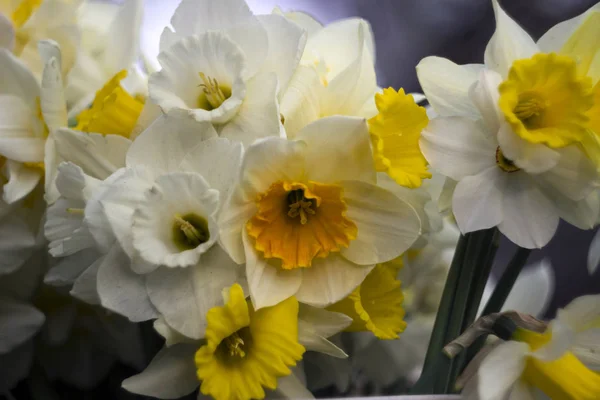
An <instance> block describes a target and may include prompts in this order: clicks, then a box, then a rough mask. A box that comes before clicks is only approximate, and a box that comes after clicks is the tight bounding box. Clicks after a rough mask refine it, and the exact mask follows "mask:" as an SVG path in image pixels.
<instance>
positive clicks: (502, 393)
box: [463, 295, 600, 400]
mask: <svg viewBox="0 0 600 400" xmlns="http://www.w3.org/2000/svg"><path fill="white" fill-rule="evenodd" d="M599 311H600V296H598V295H589V296H583V297H579V298H577V299H575V300H573V302H571V304H569V305H568V306H567V307H565V308H564V309H562V310H559V311H558V316H557V318H556V319H555V320H553V321H552V322H551V323H550V325H549V327H548V328H547V329H546V331H545V332H542V333H537V332H533V331H529V330H526V329H524V328H516V331H515V332H514V333H513V334H512V338H511V340H510V341H506V342H501V343H499V344H496V346H495V347H494V348H493V349H492V350H491V351H490V352H489V354H488V355H487V356H486V357H485V358H484V359H483V361H481V364H480V365H479V367H478V369H477V374H476V375H475V376H474V377H473V378H472V379H470V380H469V382H468V383H467V385H466V386H465V389H464V390H463V396H464V397H465V398H466V399H481V400H488V399H489V400H493V399H505V398H507V399H510V400H529V399H533V398H535V394H534V392H535V390H536V389H537V390H541V391H542V392H544V394H545V395H547V396H548V397H549V398H551V399H568V398H569V399H581V400H593V399H597V398H598V395H599V394H600V376H599V375H598V374H597V373H596V372H594V371H593V370H597V369H598V368H599V367H600V363H599V361H600V360H598V356H597V352H598V350H599V349H600V329H598V323H599V321H600V314H599Z"/></svg>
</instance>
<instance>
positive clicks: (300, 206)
mask: <svg viewBox="0 0 600 400" xmlns="http://www.w3.org/2000/svg"><path fill="white" fill-rule="evenodd" d="M287 202H288V206H289V207H290V210H289V211H288V213H287V215H288V216H289V217H291V218H296V217H298V216H300V223H301V224H302V225H304V224H306V223H307V222H308V214H312V215H315V210H314V209H313V207H314V208H316V207H317V202H316V200H315V199H307V198H306V197H304V190H302V189H296V190H292V191H291V192H289V193H288V196H287Z"/></svg>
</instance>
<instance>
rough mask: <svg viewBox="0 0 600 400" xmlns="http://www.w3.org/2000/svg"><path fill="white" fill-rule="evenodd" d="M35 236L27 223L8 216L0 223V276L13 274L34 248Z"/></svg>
mask: <svg viewBox="0 0 600 400" xmlns="http://www.w3.org/2000/svg"><path fill="white" fill-rule="evenodd" d="M35 244H36V241H35V235H34V233H33V232H32V231H31V228H30V227H29V225H28V224H27V222H26V221H25V220H24V219H22V218H20V217H19V216H18V215H16V214H14V213H13V214H9V215H7V216H6V217H4V218H3V219H2V222H1V223H0V276H2V275H5V274H9V273H11V272H14V271H15V270H17V268H19V267H20V266H21V265H23V263H24V262H25V261H27V259H28V258H30V257H31V253H32V252H33V250H34V248H35Z"/></svg>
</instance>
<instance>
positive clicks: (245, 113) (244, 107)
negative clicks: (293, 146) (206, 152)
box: [219, 73, 280, 146]
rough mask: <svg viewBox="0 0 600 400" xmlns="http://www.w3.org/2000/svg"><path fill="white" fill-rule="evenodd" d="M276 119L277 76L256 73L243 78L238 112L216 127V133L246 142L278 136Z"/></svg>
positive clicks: (277, 110)
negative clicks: (218, 127) (217, 129)
mask: <svg viewBox="0 0 600 400" xmlns="http://www.w3.org/2000/svg"><path fill="white" fill-rule="evenodd" d="M223 104H225V103H223ZM279 121H280V116H279V104H278V103H277V76H276V75H275V74H274V73H265V74H259V75H257V76H255V77H254V78H252V79H250V80H249V81H248V82H246V96H245V98H244V100H243V102H242V104H241V106H240V108H239V110H238V111H237V114H236V115H235V116H234V117H233V118H232V119H230V120H229V121H228V122H227V123H226V124H225V125H223V126H222V127H221V128H220V129H219V136H221V137H224V138H227V139H230V140H232V141H236V142H240V143H242V144H244V146H248V145H250V144H252V143H253V142H254V141H255V140H256V139H260V138H264V137H268V136H279V124H280V122H279Z"/></svg>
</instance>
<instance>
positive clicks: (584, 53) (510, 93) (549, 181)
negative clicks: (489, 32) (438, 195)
mask: <svg viewBox="0 0 600 400" xmlns="http://www.w3.org/2000/svg"><path fill="white" fill-rule="evenodd" d="M494 10H495V12H496V24H497V28H496V32H495V33H494V36H493V37H492V39H491V40H490V42H489V43H488V46H487V48H486V53H485V65H465V66H457V65H455V64H453V63H451V62H450V61H448V60H444V59H441V58H436V57H428V58H425V59H424V60H422V61H421V63H420V64H419V65H418V66H417V72H418V76H419V80H420V82H421V84H422V86H423V90H424V92H425V94H426V95H427V98H428V100H429V101H430V103H431V104H432V106H433V108H434V110H435V111H436V112H437V113H438V114H439V115H441V116H443V117H461V118H453V119H452V118H451V119H444V120H440V121H437V122H433V123H432V124H431V125H430V126H429V127H428V128H427V131H428V133H426V134H424V135H423V140H422V146H423V148H422V149H423V152H424V153H425V155H426V157H427V158H428V161H429V162H430V163H431V165H432V166H433V167H434V168H436V169H438V170H439V171H440V172H441V173H443V174H444V175H446V176H448V177H449V178H451V179H453V180H456V181H461V182H459V183H458V185H457V187H456V190H455V192H454V199H453V204H452V205H453V211H454V213H455V215H456V217H457V221H458V225H459V227H460V229H461V231H462V232H471V231H474V230H478V229H484V228H489V227H492V226H498V227H499V228H500V230H501V231H502V232H503V233H504V234H505V235H506V236H508V237H509V238H510V239H511V240H512V241H513V242H515V243H517V244H518V245H520V246H522V247H529V248H533V247H541V246H543V245H545V244H546V243H547V242H548V240H549V239H550V238H551V237H552V235H553V234H554V232H555V230H556V226H557V223H558V218H559V217H561V218H563V219H565V220H566V221H568V222H569V223H571V224H574V225H576V226H578V227H580V228H584V229H589V228H591V227H592V226H593V224H594V221H595V220H596V215H597V209H598V195H597V193H596V191H594V190H592V188H593V187H594V186H595V185H596V182H595V181H596V178H597V176H596V173H595V171H594V168H595V167H596V166H597V165H598V160H600V158H599V157H598V151H597V149H598V146H597V142H598V139H597V135H598V133H597V131H599V130H600V128H597V127H596V125H597V121H596V115H597V114H598V112H597V107H598V106H599V105H600V101H598V94H599V93H600V85H598V84H597V80H598V79H597V78H598V76H597V67H596V66H595V64H594V63H592V62H591V61H590V59H592V58H593V57H594V56H595V54H596V51H597V48H596V46H595V45H593V43H591V44H590V42H589V41H588V38H591V37H596V36H595V35H594V34H593V33H591V34H590V29H592V30H593V29H596V28H595V27H597V26H598V24H597V23H595V22H594V21H596V20H597V19H598V17H599V16H600V12H599V11H598V9H597V8H592V9H591V10H589V11H588V12H587V13H586V14H585V15H584V16H582V17H579V18H578V19H576V20H575V21H571V22H569V24H567V25H566V26H568V27H569V29H562V28H561V29H558V28H556V29H553V30H551V31H549V32H548V33H547V35H545V39H544V38H542V39H543V40H542V39H541V40H540V42H539V44H536V43H535V42H534V41H533V39H531V37H529V35H527V33H526V32H524V31H523V30H522V29H521V28H520V27H519V26H518V25H517V24H516V23H515V22H514V21H513V20H511V19H510V18H509V17H508V15H506V13H505V12H504V11H503V10H502V8H500V6H499V5H498V3H497V2H496V1H494ZM577 23H579V25H578V26H577V29H575V27H576V25H577ZM563 27H564V26H563ZM567 31H568V32H567ZM571 32H572V35H570V36H569V35H567V34H570V33H571ZM565 35H566V36H565ZM559 36H560V38H559ZM561 40H562V47H561V44H560V43H559V42H560V41H561ZM549 43H552V44H553V45H554V47H552V48H551V47H549ZM543 51H558V53H557V54H556V53H544V52H543ZM579 60H581V62H579ZM594 84H595V86H592V85H594ZM469 118H475V119H479V120H480V121H479V122H477V123H473V122H472V121H470V120H469ZM443 125H446V126H443ZM442 136H443V137H442ZM442 153H444V154H443V155H442ZM459 153H460V154H459ZM454 159H456V160H457V161H456V163H454V161H452V160H454ZM588 159H589V160H588ZM494 160H497V161H495V164H496V165H498V167H497V168H495V169H494V168H491V167H492V164H494ZM488 161H490V162H488ZM448 164H452V165H451V166H449V165H448ZM499 171H503V172H502V173H501V172H499ZM491 182H493V184H490V183H491ZM475 191H478V194H477V195H474V193H475ZM484 198H485V199H484ZM473 210H479V211H477V212H472V211H473ZM525 210H527V211H525ZM484 214H485V215H484ZM524 221H526V222H524ZM520 225H523V226H522V227H521V226H520Z"/></svg>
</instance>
